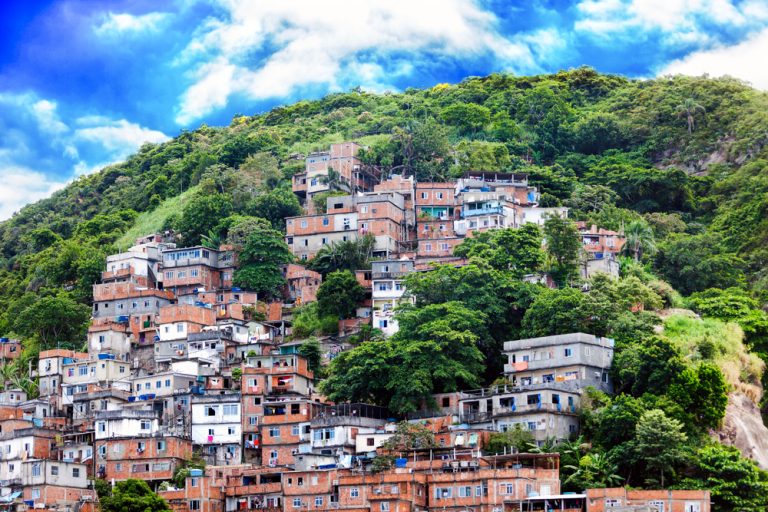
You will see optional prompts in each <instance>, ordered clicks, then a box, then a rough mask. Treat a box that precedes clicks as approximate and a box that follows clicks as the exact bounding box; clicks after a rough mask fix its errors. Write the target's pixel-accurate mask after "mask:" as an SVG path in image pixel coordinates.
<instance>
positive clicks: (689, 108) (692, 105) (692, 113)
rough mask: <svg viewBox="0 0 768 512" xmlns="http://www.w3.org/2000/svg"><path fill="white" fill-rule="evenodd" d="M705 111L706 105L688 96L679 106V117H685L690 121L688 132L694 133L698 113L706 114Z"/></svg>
mask: <svg viewBox="0 0 768 512" xmlns="http://www.w3.org/2000/svg"><path fill="white" fill-rule="evenodd" d="M704 112H705V110H704V107H702V106H701V105H699V104H698V103H696V100H694V99H693V98H686V100H685V101H684V102H682V103H681V104H680V105H678V106H677V117H685V120H686V121H687V122H688V133H692V132H693V130H695V129H696V114H698V113H701V114H704Z"/></svg>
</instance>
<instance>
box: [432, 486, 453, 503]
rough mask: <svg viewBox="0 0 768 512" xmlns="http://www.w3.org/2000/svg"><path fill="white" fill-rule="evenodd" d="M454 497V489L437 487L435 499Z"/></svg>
mask: <svg viewBox="0 0 768 512" xmlns="http://www.w3.org/2000/svg"><path fill="white" fill-rule="evenodd" d="M452 497H453V487H436V488H435V499H438V500H440V499H448V498H452Z"/></svg>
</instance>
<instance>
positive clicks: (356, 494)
mask: <svg viewBox="0 0 768 512" xmlns="http://www.w3.org/2000/svg"><path fill="white" fill-rule="evenodd" d="M359 496H360V489H358V488H357V487H353V488H351V489H350V490H349V497H350V498H357V497H359Z"/></svg>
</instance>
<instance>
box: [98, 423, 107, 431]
mask: <svg viewBox="0 0 768 512" xmlns="http://www.w3.org/2000/svg"><path fill="white" fill-rule="evenodd" d="M98 429H99V432H106V431H107V424H106V423H105V422H103V421H100V422H99V426H98Z"/></svg>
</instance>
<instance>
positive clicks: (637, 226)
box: [623, 220, 656, 261]
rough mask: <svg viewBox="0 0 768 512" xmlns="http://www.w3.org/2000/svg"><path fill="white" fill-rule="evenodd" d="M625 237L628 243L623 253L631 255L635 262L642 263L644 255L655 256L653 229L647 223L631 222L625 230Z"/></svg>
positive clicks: (625, 243) (625, 244)
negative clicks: (641, 259) (641, 258)
mask: <svg viewBox="0 0 768 512" xmlns="http://www.w3.org/2000/svg"><path fill="white" fill-rule="evenodd" d="M624 236H625V239H626V241H625V242H624V249H623V251H624V252H625V253H626V254H631V255H632V256H633V257H634V258H635V261H640V256H642V255H643V253H647V254H653V253H654V252H656V240H655V239H654V237H653V229H651V226H649V225H648V224H647V223H645V222H643V221H641V220H636V221H632V222H630V223H629V225H627V227H626V228H625V229H624Z"/></svg>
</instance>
